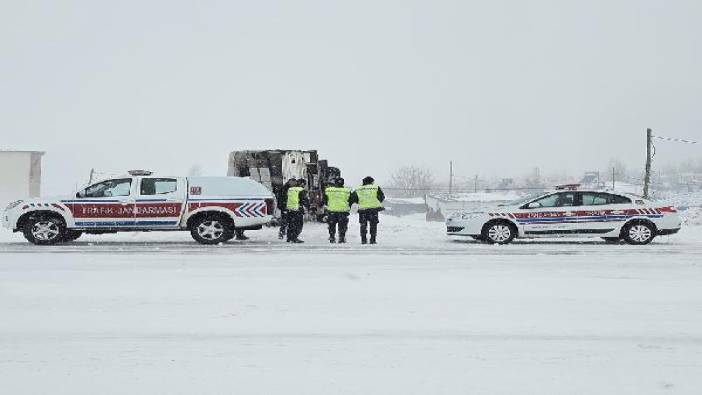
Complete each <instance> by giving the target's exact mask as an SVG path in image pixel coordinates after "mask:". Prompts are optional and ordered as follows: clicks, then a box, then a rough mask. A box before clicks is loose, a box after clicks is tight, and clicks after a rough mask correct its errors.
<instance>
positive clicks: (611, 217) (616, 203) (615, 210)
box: [578, 192, 631, 234]
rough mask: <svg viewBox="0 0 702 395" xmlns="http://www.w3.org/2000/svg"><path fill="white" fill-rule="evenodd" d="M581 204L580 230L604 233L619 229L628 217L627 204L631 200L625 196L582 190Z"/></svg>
mask: <svg viewBox="0 0 702 395" xmlns="http://www.w3.org/2000/svg"><path fill="white" fill-rule="evenodd" d="M579 194H580V198H579V199H578V200H579V201H580V202H581V206H580V207H578V214H579V216H580V218H581V220H582V221H583V222H582V223H581V229H580V231H581V232H582V233H590V234H604V233H609V232H612V231H614V230H616V229H619V227H620V226H622V225H624V222H625V220H626V218H627V216H626V204H630V203H631V200H630V199H629V198H626V197H624V196H619V195H612V194H610V193H605V192H580V193H579Z"/></svg>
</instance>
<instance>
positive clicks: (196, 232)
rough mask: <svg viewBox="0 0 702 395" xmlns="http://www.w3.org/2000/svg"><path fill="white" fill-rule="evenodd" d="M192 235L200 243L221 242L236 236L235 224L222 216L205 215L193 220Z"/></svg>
mask: <svg viewBox="0 0 702 395" xmlns="http://www.w3.org/2000/svg"><path fill="white" fill-rule="evenodd" d="M190 235H191V236H192V237H193V239H195V241H197V242H198V243H200V244H219V243H224V242H226V241H228V240H231V238H232V237H234V226H233V224H232V223H231V221H229V220H227V219H225V218H223V217H222V216H209V215H208V216H203V217H201V218H198V219H196V220H195V221H193V223H192V226H191V227H190Z"/></svg>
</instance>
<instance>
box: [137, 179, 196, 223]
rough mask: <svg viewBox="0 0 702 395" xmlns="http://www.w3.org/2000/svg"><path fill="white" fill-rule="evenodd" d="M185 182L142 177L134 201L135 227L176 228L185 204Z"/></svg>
mask: <svg viewBox="0 0 702 395" xmlns="http://www.w3.org/2000/svg"><path fill="white" fill-rule="evenodd" d="M185 190H186V186H185V180H184V179H182V178H172V177H142V178H140V179H139V189H138V192H139V194H138V195H137V199H136V207H135V209H134V213H135V225H136V226H137V227H148V228H177V227H178V226H179V224H180V217H181V214H182V212H183V206H184V204H185V195H186V194H185Z"/></svg>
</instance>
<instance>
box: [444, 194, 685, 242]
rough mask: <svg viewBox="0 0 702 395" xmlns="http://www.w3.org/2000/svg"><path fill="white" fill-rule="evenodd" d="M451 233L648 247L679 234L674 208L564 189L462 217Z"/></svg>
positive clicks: (453, 220) (452, 222)
mask: <svg viewBox="0 0 702 395" xmlns="http://www.w3.org/2000/svg"><path fill="white" fill-rule="evenodd" d="M446 226H447V233H448V235H453V236H470V237H473V238H474V239H476V240H482V241H486V242H488V243H497V244H507V243H510V242H511V241H512V240H514V238H515V237H520V238H536V237H563V236H568V237H601V238H603V239H605V240H607V241H611V242H615V241H620V240H624V241H626V242H627V243H629V244H648V243H650V242H651V241H652V240H653V238H654V237H656V236H657V235H670V234H674V233H677V232H678V231H679V230H680V226H681V219H680V215H678V213H677V210H676V208H675V207H673V206H666V205H662V204H657V203H655V202H652V201H649V200H645V199H643V198H641V197H638V196H635V195H629V194H620V193H613V192H605V191H599V190H579V189H577V185H576V186H566V187H565V188H558V189H557V190H555V191H551V192H546V193H542V194H540V195H538V196H531V197H528V198H524V199H521V200H518V201H514V202H511V203H508V204H503V205H500V206H498V207H495V208H494V209H490V210H486V211H481V212H458V213H455V214H453V215H452V216H450V217H449V218H448V219H447V220H446Z"/></svg>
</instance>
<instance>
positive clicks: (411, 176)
mask: <svg viewBox="0 0 702 395" xmlns="http://www.w3.org/2000/svg"><path fill="white" fill-rule="evenodd" d="M433 186H434V174H433V173H432V172H431V171H430V170H429V169H426V168H421V167H416V166H403V167H400V168H399V169H397V170H396V171H395V172H394V173H393V174H392V176H391V177H390V189H391V190H392V192H393V195H396V196H402V197H417V196H424V195H425V194H427V193H428V192H429V190H431V188H432V187H433Z"/></svg>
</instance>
